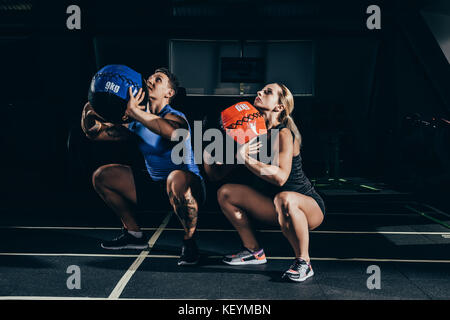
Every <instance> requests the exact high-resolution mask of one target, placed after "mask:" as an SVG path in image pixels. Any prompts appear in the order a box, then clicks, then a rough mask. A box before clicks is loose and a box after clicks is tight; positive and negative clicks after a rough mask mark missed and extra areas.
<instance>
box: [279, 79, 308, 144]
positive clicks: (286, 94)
mask: <svg viewBox="0 0 450 320" xmlns="http://www.w3.org/2000/svg"><path fill="white" fill-rule="evenodd" d="M276 84H277V85H278V86H279V87H280V89H281V91H280V93H279V94H278V95H279V97H280V98H279V101H278V103H280V104H282V105H283V106H284V109H283V111H281V114H280V116H279V118H278V120H279V121H280V122H281V123H284V124H285V125H286V127H288V128H289V129H290V130H291V131H292V132H293V133H294V136H295V138H296V139H298V141H299V143H300V145H301V143H302V136H301V134H300V131H299V130H298V128H297V126H296V125H295V122H294V119H292V117H291V113H292V111H294V96H293V95H292V93H291V91H289V89H288V88H287V87H286V86H285V85H284V84H282V83H278V82H277V83H276Z"/></svg>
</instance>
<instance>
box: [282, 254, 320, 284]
mask: <svg viewBox="0 0 450 320" xmlns="http://www.w3.org/2000/svg"><path fill="white" fill-rule="evenodd" d="M313 275H314V271H313V269H312V267H311V263H309V262H306V261H305V260H303V259H300V258H296V259H295V261H294V263H293V264H292V265H291V267H290V268H289V270H287V271H286V272H285V273H284V274H283V278H288V279H289V280H292V281H295V282H303V281H305V280H306V279H308V278H310V277H312V276H313Z"/></svg>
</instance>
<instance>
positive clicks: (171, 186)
mask: <svg viewBox="0 0 450 320" xmlns="http://www.w3.org/2000/svg"><path fill="white" fill-rule="evenodd" d="M201 188H202V186H201V182H200V178H199V177H198V176H196V175H195V174H193V173H192V172H189V171H182V170H174V171H172V172H171V173H170V175H169V176H168V177H167V195H168V196H169V200H170V204H171V205H172V207H173V209H174V211H175V213H176V214H177V216H178V218H179V219H180V222H181V224H182V225H183V228H184V231H185V234H184V240H188V239H192V237H193V236H194V233H195V230H196V228H197V217H198V207H199V201H201V199H200V198H201V195H202V192H203V191H202V189H201Z"/></svg>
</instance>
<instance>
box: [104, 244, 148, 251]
mask: <svg viewBox="0 0 450 320" xmlns="http://www.w3.org/2000/svg"><path fill="white" fill-rule="evenodd" d="M101 247H102V248H103V249H107V250H122V249H136V250H144V249H147V248H148V244H147V245H145V246H143V245H142V246H138V245H130V244H129V245H126V246H123V247H105V246H103V244H102V245H101Z"/></svg>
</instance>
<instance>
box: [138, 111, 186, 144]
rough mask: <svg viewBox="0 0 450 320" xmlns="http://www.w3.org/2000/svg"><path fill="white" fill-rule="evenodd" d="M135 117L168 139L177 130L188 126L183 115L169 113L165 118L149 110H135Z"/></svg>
mask: <svg viewBox="0 0 450 320" xmlns="http://www.w3.org/2000/svg"><path fill="white" fill-rule="evenodd" d="M133 118H134V119H135V120H136V121H139V122H140V123H142V124H143V125H144V126H145V127H146V128H147V129H149V130H150V131H152V132H154V133H156V134H158V135H160V136H161V137H163V138H165V139H168V140H170V139H171V138H172V135H173V133H174V132H175V130H177V129H181V128H182V129H187V128H188V124H187V121H186V120H185V119H184V118H183V117H180V116H177V115H174V114H167V115H166V116H164V118H161V117H160V116H157V115H155V114H152V113H149V112H145V111H141V110H135V112H134V114H133Z"/></svg>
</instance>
